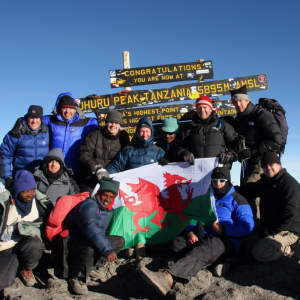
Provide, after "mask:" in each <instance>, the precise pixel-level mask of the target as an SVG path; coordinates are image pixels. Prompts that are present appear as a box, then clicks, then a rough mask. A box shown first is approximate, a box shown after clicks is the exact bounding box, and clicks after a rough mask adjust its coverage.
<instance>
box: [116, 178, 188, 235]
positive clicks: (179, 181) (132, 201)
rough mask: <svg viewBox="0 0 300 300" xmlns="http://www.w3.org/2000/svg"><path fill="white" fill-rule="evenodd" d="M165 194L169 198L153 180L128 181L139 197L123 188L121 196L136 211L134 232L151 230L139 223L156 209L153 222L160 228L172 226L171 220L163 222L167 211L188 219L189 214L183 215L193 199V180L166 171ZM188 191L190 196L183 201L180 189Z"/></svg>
mask: <svg viewBox="0 0 300 300" xmlns="http://www.w3.org/2000/svg"><path fill="white" fill-rule="evenodd" d="M163 176H164V178H165V181H164V186H165V188H166V189H165V190H164V194H167V195H168V198H165V197H164V196H163V195H162V193H161V191H160V189H159V187H158V186H157V185H155V184H154V183H152V182H149V181H147V180H144V179H142V178H139V183H138V184H133V183H127V185H129V186H130V187H131V189H132V192H134V193H136V194H137V196H138V197H137V199H136V197H135V196H129V195H127V194H126V193H125V192H123V191H122V190H121V189H120V190H119V191H120V198H122V199H123V200H124V203H125V205H126V207H127V208H128V209H129V210H130V211H132V212H136V214H134V216H133V217H132V219H133V223H134V225H135V227H136V231H135V232H134V233H133V234H136V233H138V232H139V231H140V232H148V231H149V230H151V228H150V226H149V225H147V226H145V227H144V228H142V227H141V226H140V225H139V220H140V219H141V218H146V217H148V216H150V215H151V214H153V213H154V212H155V211H156V214H155V215H154V217H153V219H152V220H151V222H152V223H154V224H156V225H158V226H160V228H163V227H166V226H170V225H171V223H172V222H171V220H169V221H167V222H164V223H162V221H163V219H164V218H165V213H171V214H177V215H178V216H179V217H180V220H181V221H183V220H186V219H187V218H188V216H186V217H184V216H183V215H182V210H184V209H185V208H187V207H188V205H189V203H190V202H191V200H192V195H193V190H194V189H193V188H190V186H189V184H190V182H191V181H192V180H191V179H190V180H187V179H186V178H184V177H181V176H179V175H176V174H174V175H171V174H170V173H164V175H163ZM178 188H180V189H182V190H184V189H185V191H186V193H187V195H188V197H187V200H186V201H185V202H184V203H183V200H182V195H181V193H180V191H179V189H178Z"/></svg>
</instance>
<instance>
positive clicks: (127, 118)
mask: <svg viewBox="0 0 300 300" xmlns="http://www.w3.org/2000/svg"><path fill="white" fill-rule="evenodd" d="M212 100H213V109H214V111H216V113H217V114H218V115H220V116H235V115H236V110H235V107H234V106H233V104H232V103H231V101H230V100H225V101H219V100H214V99H212ZM195 111H196V107H195V104H194V103H187V104H181V105H163V106H152V107H148V108H133V109H124V110H120V112H122V114H123V123H124V127H126V126H136V125H137V123H138V122H139V120H140V119H141V118H143V117H147V118H149V119H150V120H152V122H153V123H156V122H160V123H161V122H162V120H163V119H164V118H166V117H174V118H177V119H178V120H179V121H185V120H191V119H192V117H193V115H194V114H195V113H196V112H195ZM106 114H107V112H105V111H99V112H98V113H97V117H98V122H99V125H100V126H104V125H105V118H106Z"/></svg>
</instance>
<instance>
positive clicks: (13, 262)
mask: <svg viewBox="0 0 300 300" xmlns="http://www.w3.org/2000/svg"><path fill="white" fill-rule="evenodd" d="M14 248H15V247H13V248H10V249H7V250H3V251H0V266H1V267H0V291H1V290H2V289H4V288H6V287H8V286H10V285H12V284H13V283H14V282H15V279H16V274H17V270H18V267H19V261H18V257H17V254H16V253H15V252H16V251H14Z"/></svg>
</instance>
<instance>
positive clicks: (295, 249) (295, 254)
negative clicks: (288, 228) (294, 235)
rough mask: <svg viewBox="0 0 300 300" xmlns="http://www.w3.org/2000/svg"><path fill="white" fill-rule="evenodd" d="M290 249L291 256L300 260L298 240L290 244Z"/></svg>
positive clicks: (299, 242)
mask: <svg viewBox="0 0 300 300" xmlns="http://www.w3.org/2000/svg"><path fill="white" fill-rule="evenodd" d="M291 250H292V253H293V254H292V257H293V258H295V259H296V260H298V261H299V260H300V240H298V241H297V242H296V243H294V244H293V245H291Z"/></svg>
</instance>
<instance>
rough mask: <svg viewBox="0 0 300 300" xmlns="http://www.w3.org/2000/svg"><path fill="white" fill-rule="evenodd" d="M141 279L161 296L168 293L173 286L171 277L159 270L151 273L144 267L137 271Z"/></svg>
mask: <svg viewBox="0 0 300 300" xmlns="http://www.w3.org/2000/svg"><path fill="white" fill-rule="evenodd" d="M139 273H140V275H141V277H142V278H143V279H144V280H145V281H146V282H148V283H149V284H151V285H152V286H154V288H155V290H156V291H157V292H158V293H159V294H161V295H163V296H166V294H167V293H168V292H169V291H170V289H171V287H172V284H173V277H172V275H171V274H170V273H169V272H168V271H167V270H159V271H158V272H152V271H150V270H148V269H147V268H146V267H143V268H141V269H139Z"/></svg>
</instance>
